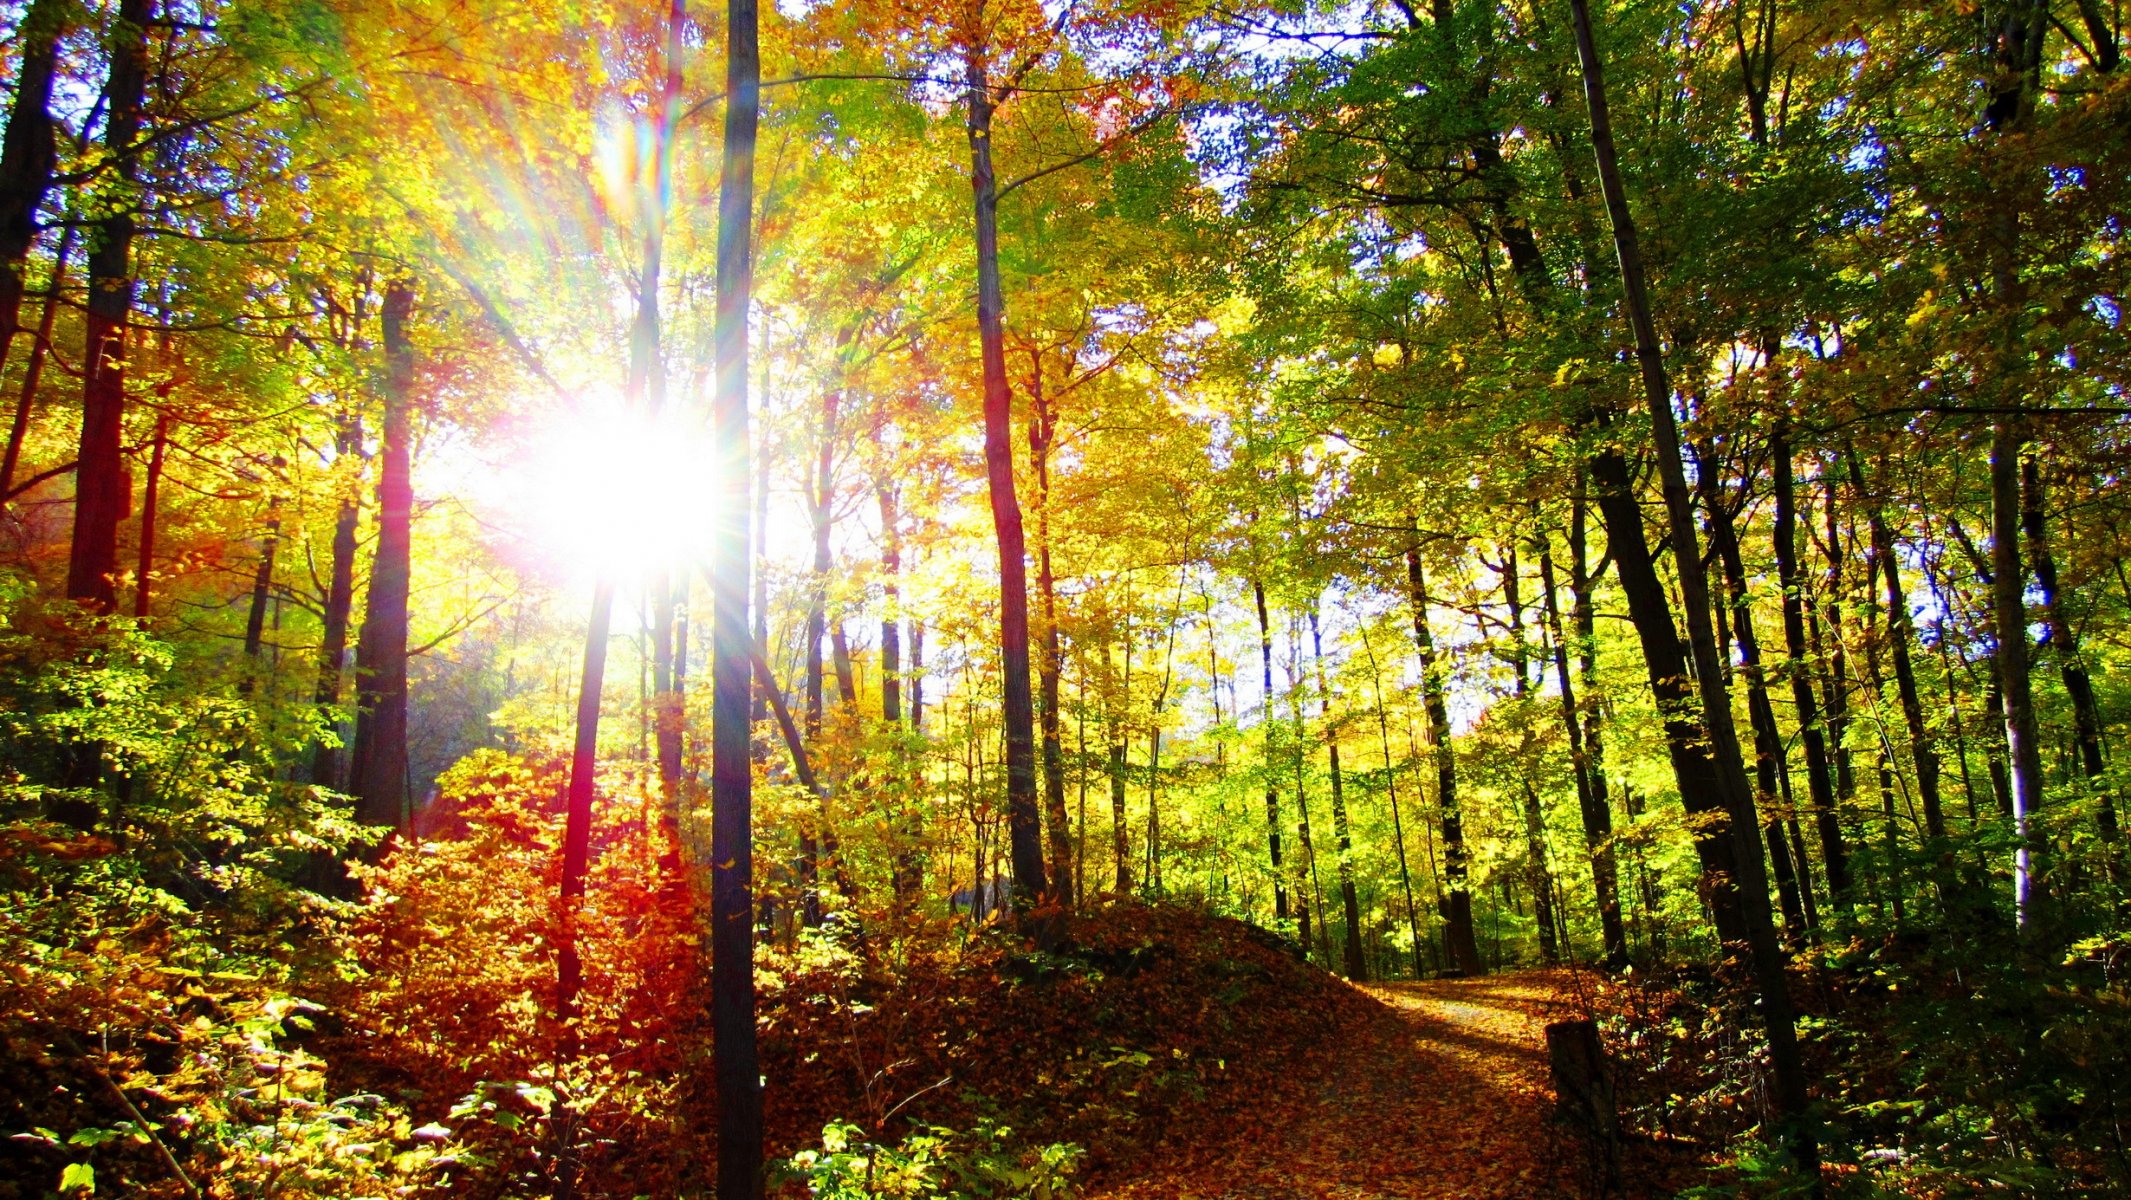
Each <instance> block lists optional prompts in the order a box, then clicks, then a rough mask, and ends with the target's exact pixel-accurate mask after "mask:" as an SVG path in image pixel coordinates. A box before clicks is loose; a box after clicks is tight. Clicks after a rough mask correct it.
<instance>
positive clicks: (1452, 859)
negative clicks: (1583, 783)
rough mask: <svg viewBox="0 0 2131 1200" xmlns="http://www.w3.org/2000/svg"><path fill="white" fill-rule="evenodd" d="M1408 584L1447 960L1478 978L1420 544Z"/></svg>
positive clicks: (1454, 766)
mask: <svg viewBox="0 0 2131 1200" xmlns="http://www.w3.org/2000/svg"><path fill="white" fill-rule="evenodd" d="M1406 583H1407V586H1408V587H1409V588H1410V589H1411V599H1412V602H1413V640H1414V644H1415V646H1416V647H1417V648H1418V649H1419V652H1420V659H1421V699H1422V704H1423V706H1424V707H1425V708H1426V709H1427V711H1428V744H1429V746H1430V747H1431V748H1432V749H1433V750H1434V752H1435V777H1436V811H1437V813H1438V819H1439V821H1440V823H1441V825H1442V829H1443V877H1444V879H1445V881H1446V882H1447V883H1448V884H1449V887H1450V896H1449V904H1448V905H1447V906H1446V907H1447V911H1446V912H1445V913H1444V914H1443V926H1444V937H1445V938H1446V939H1448V941H1449V943H1450V958H1451V961H1452V962H1453V963H1455V964H1456V965H1457V969H1458V972H1459V973H1460V974H1462V975H1481V974H1485V973H1486V970H1487V968H1486V966H1485V964H1483V963H1482V962H1481V961H1480V943H1479V939H1478V938H1477V937H1476V936H1475V935H1474V932H1473V924H1472V888H1471V885H1470V884H1469V883H1468V882H1467V877H1468V874H1469V868H1468V867H1467V865H1466V850H1465V821H1464V817H1463V815H1462V814H1461V813H1460V812H1459V811H1458V760H1457V753H1456V750H1455V748H1454V747H1452V745H1451V742H1450V707H1449V705H1448V703H1447V702H1446V699H1445V695H1446V691H1447V688H1446V685H1445V681H1444V671H1443V667H1442V664H1440V663H1439V662H1437V660H1436V650H1435V638H1434V636H1433V635H1431V634H1430V633H1429V630H1428V581H1427V577H1426V576H1425V575H1424V574H1423V573H1422V570H1421V551H1420V546H1419V545H1418V544H1417V543H1415V544H1410V545H1408V546H1407V547H1406Z"/></svg>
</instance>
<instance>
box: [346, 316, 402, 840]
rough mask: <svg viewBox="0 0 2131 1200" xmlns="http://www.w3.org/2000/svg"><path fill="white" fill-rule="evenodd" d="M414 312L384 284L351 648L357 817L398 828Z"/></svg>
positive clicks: (353, 789) (350, 781) (351, 787)
mask: <svg viewBox="0 0 2131 1200" xmlns="http://www.w3.org/2000/svg"><path fill="white" fill-rule="evenodd" d="M413 312H414V288H413V287H412V286H411V285H409V284H407V283H404V282H395V283H392V284H389V285H387V287H386V289H385V301H384V307H383V311H382V316H383V325H384V347H385V388H384V392H385V395H384V401H385V404H384V408H385V420H384V430H383V435H382V440H381V445H380V447H379V451H378V457H379V459H380V460H381V461H380V465H379V471H378V481H377V508H378V517H377V551H376V557H375V559H374V560H373V563H372V565H371V568H370V592H369V597H368V600H367V603H366V605H365V608H364V612H363V627H362V636H361V638H360V639H359V640H358V642H357V644H356V651H355V674H356V681H357V682H356V715H355V751H354V754H353V755H352V761H351V763H350V771H349V779H348V790H349V791H350V792H353V793H354V794H355V797H356V804H355V815H356V819H357V820H359V821H362V822H364V823H366V824H370V825H389V826H392V827H393V828H395V829H404V828H406V822H407V592H408V580H409V561H410V556H411V554H412V550H413V542H412V537H413V521H414V482H413V474H412V461H411V458H410V443H411V442H412V440H413V431H412V429H411V427H410V422H409V410H410V409H411V408H412V405H413V391H414V348H413V346H412V345H411V344H410V343H409V341H408V339H407V321H408V319H409V317H411V316H412V315H413Z"/></svg>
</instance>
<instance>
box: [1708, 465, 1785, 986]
mask: <svg viewBox="0 0 2131 1200" xmlns="http://www.w3.org/2000/svg"><path fill="white" fill-rule="evenodd" d="M1718 470H1719V467H1718V464H1717V463H1716V461H1715V456H1714V455H1713V454H1709V453H1706V452H1702V451H1697V452H1696V453H1695V485H1696V488H1697V490H1698V491H1699V492H1700V494H1701V498H1702V509H1703V512H1704V514H1705V516H1706V519H1707V521H1708V524H1709V541H1710V548H1711V549H1713V550H1715V551H1716V554H1717V562H1718V564H1719V565H1720V566H1722V568H1723V571H1724V590H1725V592H1726V596H1725V598H1726V600H1728V601H1729V603H1730V610H1731V625H1732V631H1733V633H1734V635H1735V636H1736V637H1737V640H1738V649H1739V665H1740V669H1741V670H1742V671H1743V672H1744V673H1745V675H1746V713H1747V720H1748V722H1749V724H1750V726H1751V728H1752V730H1753V734H1754V785H1755V794H1756V797H1757V799H1758V800H1759V807H1760V810H1761V814H1762V820H1763V832H1764V833H1765V834H1766V836H1767V838H1768V860H1769V865H1770V867H1771V868H1772V870H1773V872H1774V874H1775V877H1776V897H1777V900H1778V901H1779V902H1780V903H1781V904H1782V906H1783V927H1784V930H1785V932H1787V933H1788V934H1789V935H1790V940H1791V943H1792V944H1793V945H1798V944H1802V943H1803V942H1804V941H1805V938H1806V935H1807V934H1808V932H1809V928H1808V925H1807V922H1806V917H1805V909H1806V906H1805V902H1804V899H1803V895H1802V893H1803V892H1804V891H1805V890H1806V889H1807V888H1808V887H1810V886H1811V876H1810V875H1809V874H1808V873H1807V871H1806V869H1805V864H1804V863H1803V862H1802V861H1800V862H1798V863H1795V864H1794V863H1793V862H1792V861H1791V847H1790V843H1789V842H1788V841H1787V840H1786V839H1785V837H1784V832H1783V817H1782V815H1781V814H1780V812H1779V811H1778V810H1779V808H1780V807H1781V804H1782V792H1783V785H1782V783H1781V777H1782V776H1783V775H1784V774H1785V773H1787V772H1788V771H1789V769H1790V767H1789V764H1787V763H1786V762H1785V761H1784V755H1783V734H1782V732H1781V731H1780V730H1778V729H1777V728H1776V709H1775V706H1774V705H1772V704H1770V703H1769V699H1768V685H1767V678H1766V676H1765V675H1764V673H1763V672H1762V669H1761V639H1760V638H1758V637H1756V636H1755V635H1754V612H1753V602H1752V600H1751V598H1750V597H1749V596H1748V595H1747V590H1746V560H1745V557H1744V555H1742V554H1741V553H1740V550H1739V534H1738V530H1737V528H1736V527H1735V526H1734V525H1733V524H1732V518H1731V510H1730V509H1729V508H1728V507H1726V506H1725V503H1724V497H1723V496H1722V495H1721V494H1720V493H1719V490H1718V487H1717V472H1718ZM1750 482H1751V481H1750V480H1742V481H1741V482H1740V485H1739V490H1740V492H1741V494H1742V495H1743V494H1745V493H1746V492H1748V491H1749V490H1750V486H1749V485H1750ZM1723 615H1724V610H1723V609H1721V608H1720V609H1718V610H1717V616H1718V617H1719V618H1721V617H1723Z"/></svg>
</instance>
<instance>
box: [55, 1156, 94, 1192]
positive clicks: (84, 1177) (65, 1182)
mask: <svg viewBox="0 0 2131 1200" xmlns="http://www.w3.org/2000/svg"><path fill="white" fill-rule="evenodd" d="M59 1190H60V1191H62V1192H82V1193H85V1194H93V1193H94V1192H95V1191H96V1168H95V1167H92V1166H90V1165H89V1164H87V1163H68V1164H67V1169H66V1170H64V1171H61V1172H60V1173H59Z"/></svg>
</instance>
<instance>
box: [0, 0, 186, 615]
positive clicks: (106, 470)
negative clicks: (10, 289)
mask: <svg viewBox="0 0 2131 1200" xmlns="http://www.w3.org/2000/svg"><path fill="white" fill-rule="evenodd" d="M154 13H155V0H119V6H118V14H117V16H116V18H115V19H114V20H113V22H112V25H111V34H110V58H111V67H110V74H109V76H108V78H107V79H106V81H105V83H104V110H105V115H104V147H105V150H106V152H107V153H109V154H110V155H111V163H110V166H109V168H108V169H109V170H110V172H111V173H112V176H113V177H114V178H115V179H117V180H118V181H119V182H118V185H117V190H118V193H119V194H121V195H124V194H125V193H126V192H127V191H128V189H129V188H130V185H131V184H132V183H133V182H134V179H135V176H136V174H137V168H138V165H139V150H138V148H137V147H136V146H135V144H134V143H135V141H136V140H137V139H138V137H139V135H140V129H141V124H142V107H141V106H142V102H143V98H144V96H145V94H146V91H147V87H148V23H149V21H150V20H151V19H152V18H153V17H154ZM130 204H131V201H130V200H128V201H124V202H121V203H120V204H119V205H118V206H117V207H115V208H114V209H113V210H112V212H111V213H110V214H109V215H107V216H104V217H102V218H100V219H99V220H98V221H97V222H96V232H95V233H94V234H93V235H92V236H91V238H90V240H89V247H90V248H89V296H88V306H87V313H86V319H85V322H84V325H83V328H84V329H85V331H86V344H85V346H84V348H83V354H82V391H81V405H82V409H81V448H80V452H79V453H78V454H77V456H76V458H75V468H74V540H73V547H72V552H71V553H70V555H69V556H68V560H67V596H68V598H69V599H72V600H77V601H80V602H81V603H82V604H84V605H86V606H87V607H89V608H91V609H93V610H95V611H97V612H110V611H111V607H112V602H113V599H114V583H113V579H112V576H113V574H114V573H115V572H116V571H117V569H118V525H119V522H120V521H122V520H124V519H125V515H126V503H127V501H128V500H130V499H131V496H129V495H128V487H127V482H126V463H125V453H124V449H123V443H124V438H125V427H126V350H127V346H126V342H127V336H126V334H127V327H128V325H129V324H130V323H131V321H132V319H133V298H134V292H135V290H136V285H137V281H136V280H135V278H134V275H133V231H134V211H133V209H132V208H131V207H130ZM0 273H5V274H8V275H10V277H12V272H0Z"/></svg>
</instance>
